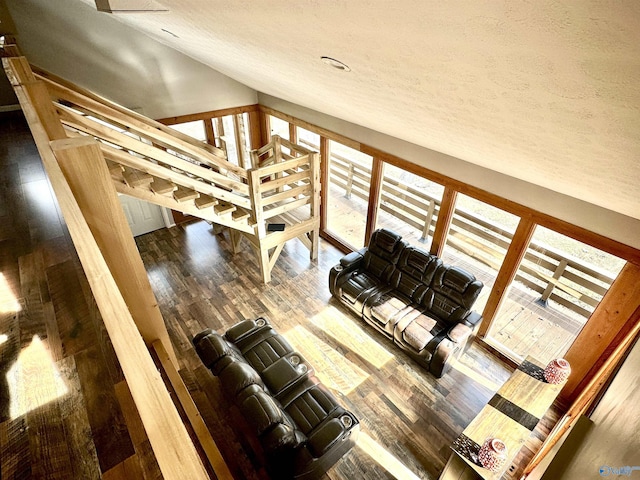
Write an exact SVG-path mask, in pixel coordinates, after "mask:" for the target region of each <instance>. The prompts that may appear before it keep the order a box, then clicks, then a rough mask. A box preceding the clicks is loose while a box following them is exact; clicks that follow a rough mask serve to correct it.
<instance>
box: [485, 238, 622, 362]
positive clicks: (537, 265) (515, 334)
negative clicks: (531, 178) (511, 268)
mask: <svg viewBox="0 0 640 480" xmlns="http://www.w3.org/2000/svg"><path fill="white" fill-rule="evenodd" d="M623 265H624V260H622V259H620V258H617V257H614V256H613V255H610V254H608V253H605V252H603V251H601V250H598V249H596V248H594V247H591V246H589V245H586V244H584V243H582V242H579V241H577V240H574V239H572V238H569V237H567V236H565V235H562V234H560V233H557V232H554V231H552V230H549V229H547V228H544V227H541V226H537V227H536V229H535V232H534V234H533V238H532V240H531V242H530V243H529V246H528V248H527V252H526V254H525V257H524V259H523V261H522V262H521V264H520V266H519V268H518V271H517V273H516V277H515V280H514V281H513V282H512V284H511V286H510V288H509V291H508V294H507V295H506V297H505V298H504V300H503V302H502V304H501V306H500V309H499V310H498V312H497V314H496V317H495V320H494V321H493V323H492V325H491V328H490V329H489V332H488V335H487V337H488V338H487V340H488V341H489V342H490V343H492V344H493V345H494V346H496V348H498V349H499V350H501V351H503V352H504V353H505V354H507V355H508V356H510V357H512V358H514V359H515V360H520V359H522V358H524V357H525V356H526V355H532V356H533V357H534V358H536V359H538V360H539V361H541V362H543V363H545V364H546V363H548V362H549V361H551V360H553V359H554V358H558V357H562V356H563V355H564V354H565V353H566V351H567V350H568V348H569V347H570V346H571V344H572V343H573V341H574V340H575V338H576V337H577V335H578V333H580V331H581V330H582V328H583V327H584V325H585V324H586V322H587V320H588V318H589V316H590V315H591V313H592V312H593V310H594V309H595V307H596V306H597V305H598V303H599V302H600V300H602V297H603V295H604V294H605V293H606V291H607V290H608V288H609V286H610V285H611V283H612V282H613V280H614V279H615V278H616V276H617V275H618V273H619V272H620V270H621V269H622V267H623Z"/></svg>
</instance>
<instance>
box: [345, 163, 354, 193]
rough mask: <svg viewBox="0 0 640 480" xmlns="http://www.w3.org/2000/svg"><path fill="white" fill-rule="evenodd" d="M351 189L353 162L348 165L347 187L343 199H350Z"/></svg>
mask: <svg viewBox="0 0 640 480" xmlns="http://www.w3.org/2000/svg"><path fill="white" fill-rule="evenodd" d="M352 189H353V162H350V163H349V175H348V177H347V187H346V189H345V194H344V196H345V198H351V190H352Z"/></svg>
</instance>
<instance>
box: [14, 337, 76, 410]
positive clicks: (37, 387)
mask: <svg viewBox="0 0 640 480" xmlns="http://www.w3.org/2000/svg"><path fill="white" fill-rule="evenodd" d="M7 383H8V385H9V393H10V396H11V405H10V407H9V414H10V416H11V418H12V419H15V418H17V417H19V416H21V415H24V414H25V413H27V412H30V411H32V410H34V409H36V408H38V407H40V406H42V405H45V404H47V403H49V402H50V401H52V400H55V399H56V398H60V397H61V396H63V395H65V394H66V393H67V392H68V389H67V386H66V385H65V383H64V380H63V379H62V376H61V375H60V371H59V370H58V369H57V368H56V365H55V363H54V361H53V359H52V358H51V354H50V353H49V350H48V349H47V347H46V346H45V344H44V343H43V342H42V340H41V339H40V337H38V336H37V335H34V337H33V339H32V340H31V344H29V346H28V347H25V348H23V349H22V351H21V352H20V354H19V355H18V358H17V359H16V362H15V363H14V364H13V366H12V367H11V369H10V370H9V371H8V372H7Z"/></svg>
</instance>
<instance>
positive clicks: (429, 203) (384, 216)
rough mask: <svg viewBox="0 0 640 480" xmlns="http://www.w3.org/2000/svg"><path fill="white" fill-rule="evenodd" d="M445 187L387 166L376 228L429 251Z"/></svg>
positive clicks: (383, 176) (384, 171)
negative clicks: (400, 236)
mask: <svg viewBox="0 0 640 480" xmlns="http://www.w3.org/2000/svg"><path fill="white" fill-rule="evenodd" d="M443 192H444V187H443V186H442V185H439V184H437V183H435V182H432V181H430V180H427V179H425V178H422V177H420V176H418V175H414V174H413V173H410V172H407V171H405V170H403V169H401V168H398V167H395V166H393V165H389V164H384V169H383V174H382V186H381V190H380V203H379V208H378V218H377V221H376V228H387V229H389V230H392V231H394V232H397V233H398V234H400V235H402V238H403V239H404V240H406V241H407V242H409V243H411V244H413V245H416V246H418V247H420V248H424V249H428V248H429V246H430V245H431V237H432V234H433V229H434V228H435V225H436V220H437V216H438V210H439V208H440V201H441V200H442V194H443Z"/></svg>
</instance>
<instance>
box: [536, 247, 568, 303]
mask: <svg viewBox="0 0 640 480" xmlns="http://www.w3.org/2000/svg"><path fill="white" fill-rule="evenodd" d="M566 268H567V259H566V258H563V259H562V260H560V263H559V264H558V266H557V267H556V270H555V272H553V277H552V278H553V280H558V279H559V278H560V277H561V276H562V274H563V273H564V270H565V269H566ZM555 286H556V284H555V283H554V282H553V281H551V280H549V282H548V283H547V288H545V290H544V292H542V295H541V296H540V298H539V299H538V303H541V304H542V305H544V306H545V307H546V306H547V303H549V297H550V296H551V293H552V292H553V289H554V288H555Z"/></svg>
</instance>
